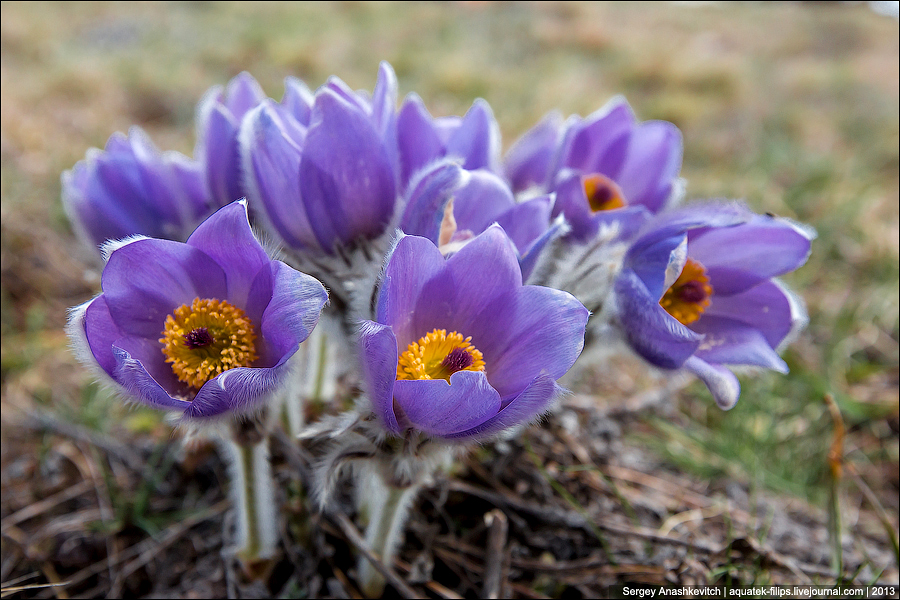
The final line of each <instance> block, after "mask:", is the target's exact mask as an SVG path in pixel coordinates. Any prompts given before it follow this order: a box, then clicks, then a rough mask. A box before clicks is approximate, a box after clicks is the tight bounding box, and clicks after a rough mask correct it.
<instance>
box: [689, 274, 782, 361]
mask: <svg viewBox="0 0 900 600" xmlns="http://www.w3.org/2000/svg"><path fill="white" fill-rule="evenodd" d="M713 289H715V288H713ZM788 293H789V292H786V291H785V290H784V289H783V288H782V287H781V286H780V285H779V284H778V283H776V282H774V281H764V282H763V283H761V284H759V285H757V286H756V287H753V288H750V289H749V290H747V291H746V292H743V293H741V294H734V295H731V296H720V295H719V294H715V295H714V296H713V298H712V303H711V304H710V306H709V308H707V310H706V312H705V313H704V315H703V317H702V319H701V321H705V320H706V319H707V318H709V317H720V318H725V319H730V320H733V321H739V322H741V323H744V324H746V325H749V326H750V327H753V328H754V329H756V330H758V331H759V332H760V333H761V334H762V335H763V336H764V337H765V339H766V342H767V343H768V344H769V346H771V347H772V348H778V345H779V344H781V342H782V340H784V339H785V337H786V336H787V335H788V334H789V333H790V332H791V329H792V328H793V325H794V321H795V320H796V319H797V315H795V314H794V307H793V304H792V303H791V301H790V299H789V298H788V295H787V294H788ZM695 329H696V328H695Z"/></svg>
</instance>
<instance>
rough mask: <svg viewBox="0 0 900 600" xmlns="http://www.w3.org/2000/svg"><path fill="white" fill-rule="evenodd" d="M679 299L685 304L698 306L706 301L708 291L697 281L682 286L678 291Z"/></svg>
mask: <svg viewBox="0 0 900 600" xmlns="http://www.w3.org/2000/svg"><path fill="white" fill-rule="evenodd" d="M678 297H679V298H681V299H682V300H683V301H685V302H689V303H691V304H697V303H698V302H703V301H704V300H706V290H705V289H703V284H702V283H701V282H699V281H697V280H696V279H695V280H692V281H688V282H686V283H684V284H683V285H682V286H681V288H680V289H679V290H678Z"/></svg>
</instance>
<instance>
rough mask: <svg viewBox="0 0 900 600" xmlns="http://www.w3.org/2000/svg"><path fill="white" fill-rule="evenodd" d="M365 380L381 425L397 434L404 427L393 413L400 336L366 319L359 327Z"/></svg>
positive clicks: (388, 328)
mask: <svg viewBox="0 0 900 600" xmlns="http://www.w3.org/2000/svg"><path fill="white" fill-rule="evenodd" d="M359 348H360V355H361V358H362V360H361V361H360V363H361V366H362V371H363V381H365V382H366V385H367V388H368V389H367V392H368V396H369V399H370V400H371V402H372V408H373V410H374V411H375V414H376V415H377V416H378V419H379V421H380V422H381V425H382V427H384V428H385V429H387V430H388V431H389V432H390V433H393V434H394V435H400V433H401V432H402V431H403V430H402V429H401V428H400V424H399V423H398V422H397V416H396V414H395V413H394V383H395V381H396V379H397V361H398V353H397V338H395V337H394V333H393V331H391V328H390V327H389V326H387V325H382V324H381V323H375V322H373V321H363V322H362V324H361V325H360V329H359Z"/></svg>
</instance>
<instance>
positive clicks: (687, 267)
mask: <svg viewBox="0 0 900 600" xmlns="http://www.w3.org/2000/svg"><path fill="white" fill-rule="evenodd" d="M712 295H713V289H712V286H711V285H710V284H709V277H707V276H706V269H704V268H703V265H702V264H700V263H699V262H697V261H696V260H693V259H691V258H689V259H687V262H686V263H684V268H683V269H682V270H681V275H679V276H678V279H677V280H676V281H675V283H673V284H672V287H670V288H669V289H668V290H667V291H666V293H665V294H663V297H662V300H660V301H659V305H660V306H662V307H663V308H664V309H666V312H668V313H669V314H670V315H672V316H673V317H675V318H676V319H678V321H680V322H681V323H682V324H684V325H690V324H691V323H693V322H694V321H696V320H697V319H699V318H700V316H701V315H702V314H703V311H705V310H706V308H707V307H708V306H709V302H710V300H709V299H710V297H711V296H712Z"/></svg>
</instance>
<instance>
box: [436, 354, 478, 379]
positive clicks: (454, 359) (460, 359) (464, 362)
mask: <svg viewBox="0 0 900 600" xmlns="http://www.w3.org/2000/svg"><path fill="white" fill-rule="evenodd" d="M473 362H475V360H474V359H473V358H472V355H471V354H469V353H468V352H466V351H465V350H463V349H462V348H454V349H453V350H451V351H450V353H449V354H448V355H447V356H445V357H444V360H442V361H441V366H442V367H444V368H445V369H446V370H447V371H449V372H450V373H456V372H457V371H462V370H463V369H465V368H466V367H471V366H472V363H473Z"/></svg>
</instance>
